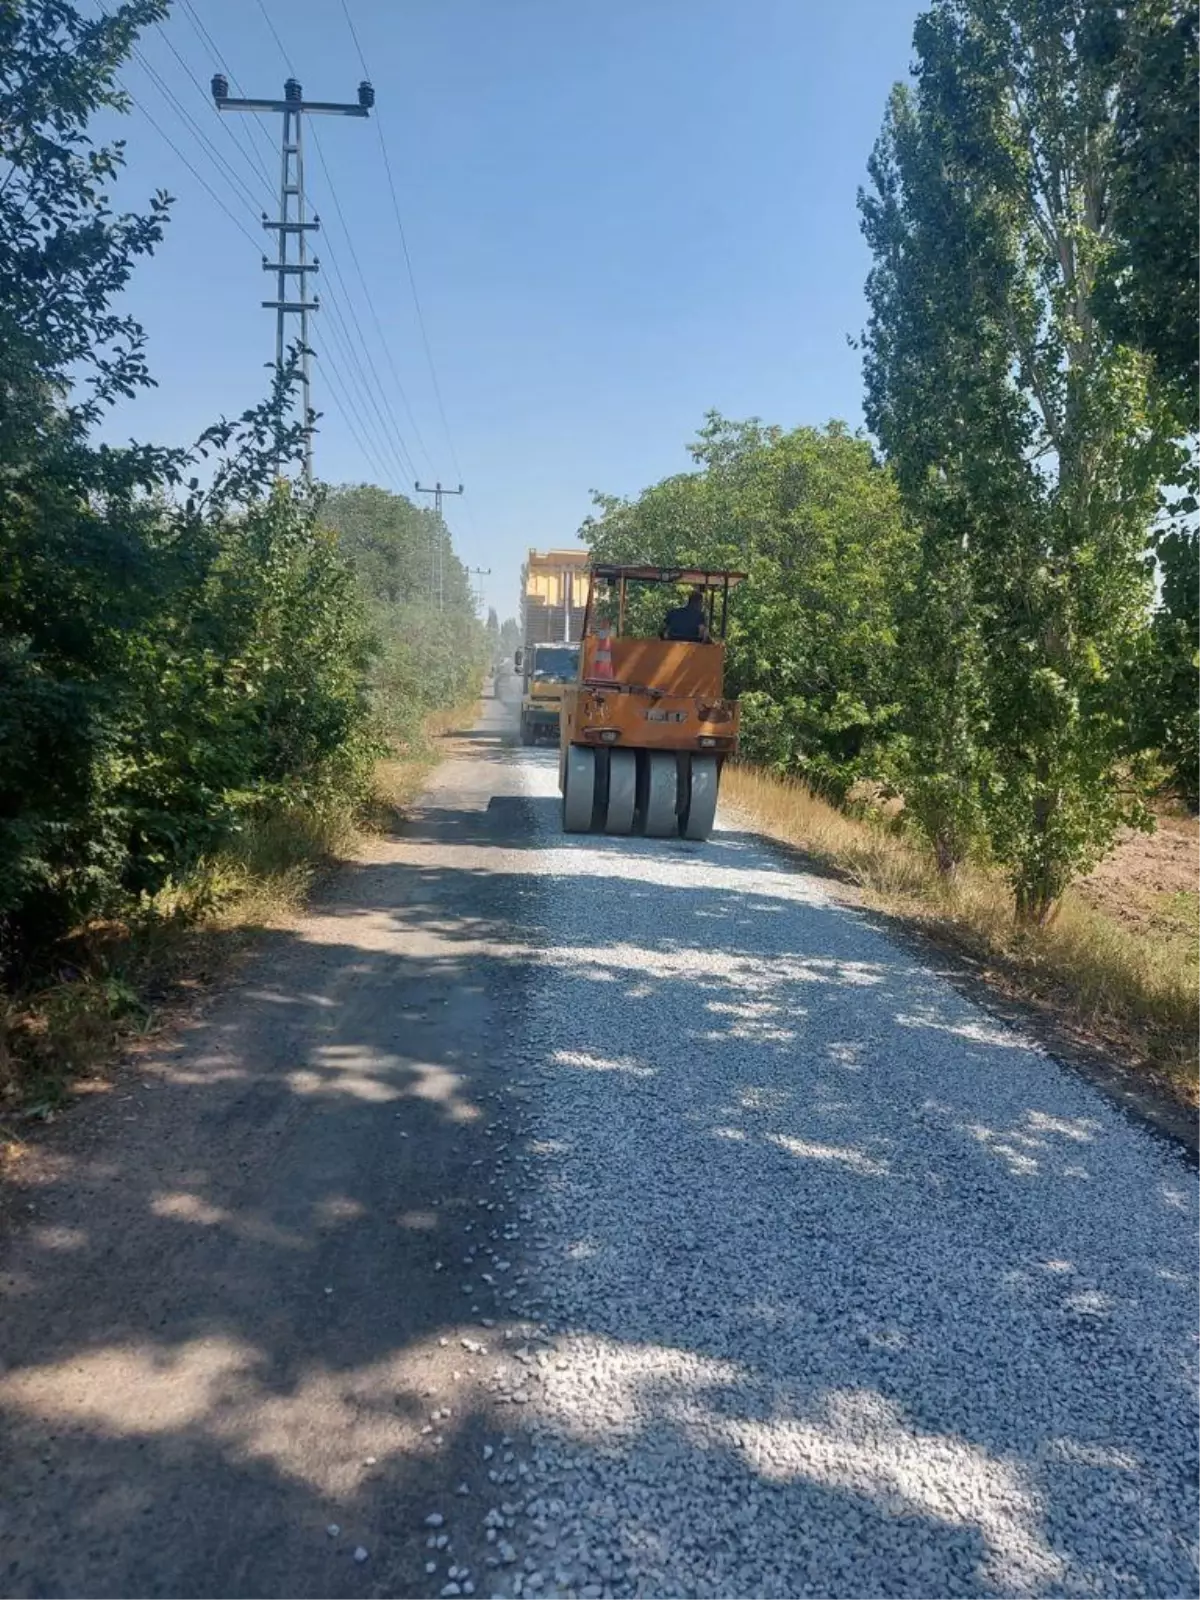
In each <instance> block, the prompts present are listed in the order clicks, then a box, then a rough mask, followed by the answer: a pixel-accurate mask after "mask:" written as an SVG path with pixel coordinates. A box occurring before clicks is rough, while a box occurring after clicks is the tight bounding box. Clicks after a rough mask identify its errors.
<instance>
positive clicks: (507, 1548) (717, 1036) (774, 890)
mask: <svg viewBox="0 0 1200 1600" xmlns="http://www.w3.org/2000/svg"><path fill="white" fill-rule="evenodd" d="M522 762H523V770H524V772H525V775H526V779H527V785H528V790H529V794H530V796H531V800H530V810H531V814H532V815H533V816H534V826H535V828H536V830H537V839H536V844H537V849H535V850H531V851H530V852H529V855H530V861H529V865H528V870H529V871H531V872H534V873H536V874H537V875H538V877H539V879H540V883H539V894H538V897H537V898H538V912H537V920H538V923H539V927H538V939H539V942H540V944H541V947H542V948H541V960H542V962H543V963H544V971H545V983H544V985H543V986H542V987H541V989H540V991H539V992H538V994H537V996H536V999H535V1002H534V1004H535V1007H536V1009H535V1010H534V1012H533V1014H532V1016H531V1018H530V1020H529V1024H528V1026H529V1033H528V1035H527V1037H526V1039H525V1048H527V1050H528V1052H529V1057H530V1061H531V1073H530V1076H531V1082H533V1083H534V1084H535V1085H536V1087H535V1089H534V1091H533V1093H534V1099H533V1101H532V1104H531V1107H530V1116H529V1120H528V1122H527V1124H526V1126H527V1129H528V1137H527V1143H526V1148H525V1151H524V1154H523V1156H522V1161H523V1162H524V1163H526V1164H527V1165H525V1166H523V1168H522V1170H523V1171H527V1172H528V1174H529V1178H528V1183H529V1186H530V1196H531V1199H530V1204H531V1206H532V1220H531V1222H530V1224H529V1229H528V1231H529V1232H530V1233H531V1234H532V1237H533V1244H532V1255H533V1260H534V1262H535V1263H536V1273H535V1276H534V1280H533V1281H532V1282H530V1284H529V1285H528V1286H527V1289H526V1291H525V1293H524V1294H523V1296H522V1299H523V1300H524V1301H526V1302H527V1303H526V1304H525V1305H524V1306H523V1307H522V1309H523V1311H524V1312H525V1313H526V1314H529V1313H532V1314H533V1315H535V1316H536V1315H539V1314H540V1315H541V1316H542V1317H543V1318H544V1327H545V1329H546V1333H545V1336H544V1337H543V1338H542V1339H540V1340H535V1341H533V1342H532V1344H531V1346H530V1347H529V1349H528V1351H527V1352H526V1354H525V1357H524V1367H525V1375H524V1377H523V1378H522V1379H521V1383H522V1392H523V1396H524V1400H523V1404H524V1409H523V1410H522V1412H521V1422H522V1428H523V1432H522V1436H521V1437H522V1441H523V1448H522V1451H521V1461H520V1470H521V1476H520V1480H519V1482H520V1493H519V1496H518V1495H517V1491H516V1490H511V1491H507V1490H506V1491H505V1492H511V1493H513V1494H514V1503H513V1504H510V1505H507V1506H505V1507H504V1508H502V1509H500V1508H494V1512H493V1513H489V1515H492V1514H494V1516H495V1517H497V1518H499V1519H500V1521H499V1527H500V1528H501V1529H502V1530H503V1531H504V1540H503V1542H502V1543H501V1544H500V1545H499V1546H498V1547H497V1546H493V1548H498V1549H499V1551H500V1554H499V1555H494V1554H493V1555H491V1557H490V1564H491V1565H490V1570H489V1574H488V1577H487V1578H486V1579H483V1580H481V1581H483V1582H485V1583H486V1584H487V1585H489V1586H490V1589H491V1592H492V1593H494V1594H497V1595H514V1594H546V1595H550V1594H555V1595H580V1596H584V1597H593V1596H597V1597H598V1596H607V1595H613V1596H617V1595H647V1596H666V1595H671V1596H693V1595H695V1596H736V1595H764V1596H775V1595H779V1596H799V1595H833V1596H842V1595H845V1596H858V1595H864V1596H867V1595H881V1596H884V1595H887V1596H890V1595H913V1596H917V1595H922V1596H928V1595H934V1596H936V1595H947V1596H950V1595H1059V1594H1061V1595H1087V1596H1093V1595H1096V1596H1099V1595H1151V1596H1175V1595H1192V1594H1195V1593H1196V1592H1197V1575H1196V1558H1195V1549H1194V1542H1193V1541H1194V1534H1195V1528H1196V1518H1197V1496H1196V1477H1197V1465H1198V1463H1197V1449H1196V1410H1195V1370H1194V1355H1195V1334H1196V1299H1195V1265H1196V1238H1197V1218H1196V1194H1195V1183H1194V1176H1193V1174H1192V1172H1191V1171H1190V1169H1189V1168H1188V1166H1187V1165H1186V1164H1185V1162H1184V1161H1183V1159H1182V1158H1181V1157H1180V1156H1179V1155H1178V1154H1177V1153H1176V1152H1175V1151H1174V1150H1173V1149H1172V1148H1170V1147H1168V1146H1166V1145H1163V1144H1161V1143H1160V1142H1158V1141H1156V1140H1155V1139H1154V1138H1153V1137H1152V1136H1150V1135H1149V1134H1147V1133H1145V1132H1143V1131H1142V1130H1141V1129H1139V1128H1137V1127H1135V1126H1134V1125H1133V1124H1131V1123H1129V1122H1127V1121H1126V1120H1125V1119H1124V1118H1123V1116H1122V1115H1121V1114H1120V1113H1119V1112H1118V1111H1117V1110H1115V1109H1114V1108H1113V1107H1112V1106H1110V1105H1109V1104H1108V1103H1107V1102H1106V1101H1104V1100H1103V1099H1102V1098H1101V1097H1100V1096H1099V1095H1098V1093H1097V1092H1096V1091H1094V1090H1093V1089H1092V1088H1091V1087H1090V1086H1089V1085H1087V1084H1086V1083H1084V1082H1083V1081H1081V1080H1079V1079H1077V1078H1076V1077H1074V1076H1073V1075H1072V1074H1070V1073H1069V1072H1068V1071H1067V1070H1065V1069H1063V1068H1061V1067H1059V1066H1058V1065H1057V1064H1056V1063H1055V1062H1054V1061H1053V1060H1051V1059H1049V1058H1048V1057H1047V1056H1046V1055H1044V1054H1043V1053H1042V1052H1040V1051H1039V1050H1038V1049H1037V1048H1036V1047H1035V1046H1034V1045H1032V1044H1031V1043H1030V1042H1028V1041H1026V1040H1023V1039H1022V1038H1020V1037H1019V1036H1018V1035H1017V1034H1015V1033H1014V1032H1012V1031H1010V1030H1009V1029H1008V1028H1006V1027H1002V1026H1000V1025H999V1024H997V1023H994V1022H992V1021H991V1020H989V1019H988V1018H987V1017H986V1016H985V1015H984V1014H983V1013H981V1012H980V1011H978V1010H977V1009H976V1008H975V1007H973V1006H972V1005H971V1004H970V1003H968V1002H967V1001H966V1000H965V999H964V998H963V997H962V996H960V995H959V994H958V993H957V992H956V991H955V990H954V989H953V988H951V987H950V986H949V985H948V984H947V983H945V982H944V981H942V980H941V979H939V978H938V977H937V976H936V975H934V974H932V973H930V972H929V971H928V970H926V969H925V968H923V967H922V966H921V965H920V963H919V962H918V961H917V960H916V959H914V958H913V956H911V955H910V954H907V953H905V952H903V951H902V950H900V949H898V948H897V947H896V946H895V945H893V944H892V943H891V942H890V941H889V940H888V939H887V938H886V937H885V936H884V935H883V933H882V932H880V931H879V930H878V928H876V927H875V926H873V925H872V922H871V920H870V918H869V917H868V916H866V915H864V914H862V913H860V912H858V911H856V910H854V909H852V908H849V907H847V906H844V905H840V904H838V903H836V902H835V901H833V900H831V899H830V898H829V897H828V896H827V895H826V894H825V893H824V892H823V889H822V887H821V885H820V884H819V883H818V882H817V881H816V880H814V879H812V878H809V877H807V876H806V875H804V874H802V873H799V872H797V871H795V870H794V869H793V868H792V867H791V866H789V865H787V864H785V863H783V862H781V861H780V860H778V859H776V858H775V856H774V855H773V854H772V852H771V851H770V849H769V847H768V846H766V845H764V844H763V843H762V842H761V841H758V840H756V839H754V838H752V837H750V836H747V835H744V834H742V833H739V832H737V831H736V830H727V831H718V832H717V833H716V834H715V835H714V837H713V838H712V840H710V841H709V843H708V844H706V845H690V844H684V843H674V842H670V843H665V844H664V843H659V842H654V843H652V842H648V841H638V840H614V839H604V838H582V839H564V838H563V837H562V836H561V835H559V833H558V831H557V826H556V820H555V814H554V805H553V803H552V801H551V797H552V796H553V795H554V793H555V787H554V769H553V766H552V764H551V762H550V761H549V760H548V759H546V758H544V757H539V756H532V757H530V756H525V757H523V758H522ZM510 1475H511V1476H512V1477H513V1478H514V1479H515V1478H516V1476H517V1474H516V1471H515V1469H514V1471H513V1472H512V1473H511V1474H510ZM488 1528H489V1538H490V1539H492V1540H495V1539H496V1524H495V1523H489V1524H488ZM443 1592H446V1591H443Z"/></svg>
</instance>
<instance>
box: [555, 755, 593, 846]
mask: <svg viewBox="0 0 1200 1600" xmlns="http://www.w3.org/2000/svg"><path fill="white" fill-rule="evenodd" d="M595 797H596V752H595V751H594V750H587V749H585V748H584V747H583V746H582V745H577V744H570V745H568V746H567V759H566V764H565V767H564V771H563V801H562V825H563V832H564V833H589V832H590V831H591V826H592V807H593V806H594V804H595Z"/></svg>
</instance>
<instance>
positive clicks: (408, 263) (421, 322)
mask: <svg viewBox="0 0 1200 1600" xmlns="http://www.w3.org/2000/svg"><path fill="white" fill-rule="evenodd" d="M259 4H260V6H261V4H262V0H259ZM341 7H342V15H343V16H344V17H345V19H346V26H347V27H348V28H349V30H350V38H351V40H352V41H353V44H354V48H355V50H356V52H357V54H358V59H359V64H360V65H361V67H362V72H363V77H364V78H370V76H371V73H370V70H369V69H368V67H367V58H366V54H365V52H364V51H363V47H362V41H361V40H360V39H359V37H358V30H357V29H356V28H355V26H354V18H353V17H352V16H351V14H350V6H349V3H348V0H341ZM375 132H376V134H377V136H378V138H379V148H380V151H381V152H382V155H383V168H384V172H385V174H386V175H387V183H388V193H389V195H390V197H391V202H392V213H393V215H394V216H395V219H396V231H397V233H398V234H399V236H400V253H401V255H402V256H403V258H404V270H405V275H406V276H407V278H408V287H409V290H410V292H411V294H412V299H413V309H414V310H415V312H416V314H417V327H418V329H419V330H420V334H421V345H422V348H423V350H424V353H425V361H426V364H427V365H428V367H429V377H430V381H431V383H432V386H433V395H434V399H435V401H436V402H437V408H438V416H439V418H440V420H441V424H442V431H443V432H444V433H445V435H446V444H447V446H448V447H449V450H450V460H451V462H452V463H453V466H454V472H455V476H456V477H459V478H461V477H462V470H461V468H460V466H459V461H458V452H457V451H456V450H455V448H454V435H453V434H452V433H451V431H450V423H449V420H448V418H447V416H446V406H445V402H444V401H443V399H442V386H441V384H440V382H439V381H438V374H437V365H436V363H435V362H434V359H433V348H432V346H431V344H430V342H429V332H428V329H427V328H426V326H425V313H424V311H423V309H422V307H421V296H420V294H419V293H418V292H417V279H416V274H415V272H414V271H413V264H412V256H411V255H410V253H409V249H408V237H407V235H406V234H405V231H404V221H403V218H402V217H401V215H400V198H399V195H398V194H397V192H396V179H395V176H394V174H393V172H392V161H391V157H390V156H389V154H388V147H387V140H386V139H385V138H384V136H383V122H382V120H381V119H380V118H379V116H378V115H377V116H376V119H375Z"/></svg>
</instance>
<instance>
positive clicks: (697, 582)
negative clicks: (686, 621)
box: [588, 562, 746, 589]
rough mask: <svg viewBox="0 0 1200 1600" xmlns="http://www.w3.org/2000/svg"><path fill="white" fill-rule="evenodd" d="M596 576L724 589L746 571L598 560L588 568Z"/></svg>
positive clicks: (735, 581) (739, 579)
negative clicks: (623, 564) (625, 564)
mask: <svg viewBox="0 0 1200 1600" xmlns="http://www.w3.org/2000/svg"><path fill="white" fill-rule="evenodd" d="M588 571H589V572H590V573H591V574H592V576H593V577H594V578H618V579H619V578H635V579H637V580H639V581H640V582H642V583H689V584H691V585H692V587H693V588H699V589H723V588H724V587H725V585H726V584H727V583H728V585H729V586H730V588H732V587H733V585H734V584H735V583H741V581H742V579H743V578H744V577H745V576H746V574H745V573H744V572H726V571H725V569H724V568H723V567H614V566H610V565H609V564H608V563H607V562H597V563H596V564H595V565H594V566H591V567H589V568H588Z"/></svg>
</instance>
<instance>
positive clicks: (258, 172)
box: [157, 22, 274, 203]
mask: <svg viewBox="0 0 1200 1600" xmlns="http://www.w3.org/2000/svg"><path fill="white" fill-rule="evenodd" d="M157 27H158V31H159V33H160V34H161V35H162V41H163V43H164V44H165V45H166V47H167V49H168V50H169V51H170V52H171V54H172V55H173V56H174V57H175V59H176V61H178V63H179V65H180V66H181V67H182V68H183V70H184V72H185V73H186V74H187V76H188V77H189V78H190V80H191V82H192V86H193V87H194V88H195V90H196V93H197V94H198V95H199V96H200V98H201V99H202V100H203V101H204V105H205V109H206V110H211V108H212V102H211V100H210V99H209V94H208V90H207V89H206V88H205V86H204V85H203V84H202V83H201V82H200V79H199V78H198V77H197V76H196V74H195V73H194V72H193V71H192V69H191V67H190V66H189V65H188V63H187V60H186V59H185V57H184V56H183V55H182V54H181V53H180V51H179V50H178V49H177V48H176V45H175V41H174V40H173V39H172V38H171V35H170V33H169V32H168V30H167V29H166V28H165V27H164V26H163V24H162V23H161V22H160V23H158V24H157ZM217 121H218V122H219V123H220V125H221V127H222V128H223V129H224V130H225V132H226V133H227V134H228V135H229V138H230V141H231V143H232V144H233V147H234V149H235V150H236V151H237V153H238V155H239V156H241V158H242V160H243V161H244V162H245V163H246V165H247V166H248V167H249V169H250V175H251V177H252V178H253V179H254V181H255V183H258V182H260V181H261V182H262V183H264V184H265V185H266V190H265V195H266V199H267V201H268V203H269V202H271V201H272V200H273V198H274V197H273V193H272V183H271V175H270V173H269V172H268V171H267V169H266V167H265V166H264V165H263V163H262V161H261V160H260V161H257V162H256V160H255V157H254V145H253V144H251V145H250V146H249V147H248V148H247V146H245V145H243V144H242V141H241V140H240V139H239V138H238V136H237V134H236V132H235V131H234V125H233V123H232V122H230V121H228V120H227V119H226V118H225V117H218V119H217Z"/></svg>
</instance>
